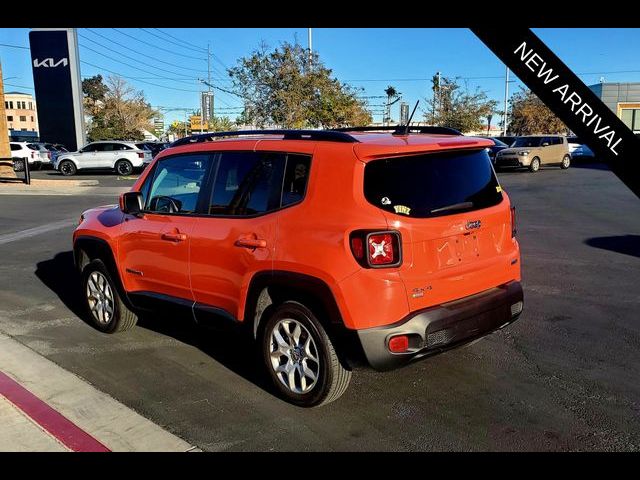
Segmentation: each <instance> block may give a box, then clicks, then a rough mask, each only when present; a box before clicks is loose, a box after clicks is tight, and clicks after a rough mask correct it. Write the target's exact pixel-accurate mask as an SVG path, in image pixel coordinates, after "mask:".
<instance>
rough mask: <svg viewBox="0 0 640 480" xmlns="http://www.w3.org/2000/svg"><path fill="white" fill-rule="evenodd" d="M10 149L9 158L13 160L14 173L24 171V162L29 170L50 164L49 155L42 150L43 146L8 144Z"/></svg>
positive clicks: (22, 143)
mask: <svg viewBox="0 0 640 480" xmlns="http://www.w3.org/2000/svg"><path fill="white" fill-rule="evenodd" d="M9 147H10V148H11V158H13V169H14V170H15V171H16V172H22V171H23V170H24V166H25V162H28V163H29V168H30V169H35V170H37V169H40V168H41V167H42V165H50V164H51V155H50V153H49V151H48V150H47V149H46V148H44V145H42V144H39V143H31V142H9Z"/></svg>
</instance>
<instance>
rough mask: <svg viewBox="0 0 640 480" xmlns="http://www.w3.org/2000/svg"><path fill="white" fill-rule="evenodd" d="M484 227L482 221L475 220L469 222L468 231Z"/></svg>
mask: <svg viewBox="0 0 640 480" xmlns="http://www.w3.org/2000/svg"><path fill="white" fill-rule="evenodd" d="M481 225H482V222H481V221H480V220H473V221H471V220H470V221H468V222H467V225H466V227H465V228H466V229H467V230H473V229H474V228H480V226H481Z"/></svg>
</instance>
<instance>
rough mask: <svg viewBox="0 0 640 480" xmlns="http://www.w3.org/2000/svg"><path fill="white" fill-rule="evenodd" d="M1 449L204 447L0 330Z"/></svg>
mask: <svg viewBox="0 0 640 480" xmlns="http://www.w3.org/2000/svg"><path fill="white" fill-rule="evenodd" d="M0 451H5V452H6V451H13V452H26V451H38V452H39V451H46V452H63V451H91V452H107V451H123V452H124V451H127V452H131V451H162V452H186V451H199V449H197V448H196V447H193V446H192V445H190V444H188V443H187V442H185V441H183V440H182V439H180V438H178V437H176V436H175V435H173V434H171V433H169V432H168V431H166V430H164V429H163V428H161V427H160V426H158V425H156V424H154V423H153V422H151V421H149V420H147V419H146V418H144V417H142V416H141V415H138V414H137V413H136V412H134V411H133V410H131V409H129V408H128V407H126V406H124V405H123V404H121V403H120V402H118V401H116V400H115V399H113V398H111V397H110V396H108V395H106V394H105V393H102V392H100V391H98V390H96V389H95V388H94V387H92V386H91V385H90V384H88V383H87V382H85V381H84V380H82V379H81V378H79V377H77V376H75V375H74V374H72V373H70V372H68V371H66V370H64V369H63V368H61V367H59V366H57V365H56V364H55V363H53V362H51V361H49V360H47V359H46V358H44V357H42V356H41V355H39V354H37V353H35V352H34V351H33V350H31V349H29V348H28V347H26V346H24V345H22V344H21V343H19V342H17V341H16V340H13V339H12V338H10V337H8V336H6V335H4V334H1V333H0Z"/></svg>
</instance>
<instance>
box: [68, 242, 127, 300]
mask: <svg viewBox="0 0 640 480" xmlns="http://www.w3.org/2000/svg"><path fill="white" fill-rule="evenodd" d="M81 252H85V254H86V255H87V256H88V260H89V261H93V260H96V259H99V260H102V262H103V263H104V264H105V266H106V267H107V270H108V271H109V275H110V276H111V278H112V279H113V281H114V282H115V283H116V288H117V289H118V293H119V294H120V296H121V298H122V299H123V301H124V302H125V305H126V306H127V307H128V308H132V307H133V303H132V302H131V299H130V298H129V296H128V294H127V291H126V290H125V288H124V284H123V283H122V278H121V277H120V272H119V271H118V267H117V264H116V260H115V255H114V253H113V250H112V249H111V246H110V245H109V243H108V242H107V241H106V240H104V239H102V238H99V237H94V236H91V235H79V236H78V237H76V238H75V240H74V242H73V261H74V264H75V267H76V269H77V270H78V271H79V272H80V273H81V272H82V267H83V265H82V263H81V262H82V257H80V254H81Z"/></svg>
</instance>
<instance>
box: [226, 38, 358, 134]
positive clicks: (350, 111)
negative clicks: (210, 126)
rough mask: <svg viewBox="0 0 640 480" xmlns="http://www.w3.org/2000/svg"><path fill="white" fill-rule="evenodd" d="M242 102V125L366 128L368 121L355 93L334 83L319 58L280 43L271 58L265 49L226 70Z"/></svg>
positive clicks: (343, 85)
mask: <svg viewBox="0 0 640 480" xmlns="http://www.w3.org/2000/svg"><path fill="white" fill-rule="evenodd" d="M228 73H229V76H230V77H231V79H232V82H233V89H234V91H235V92H236V94H237V95H239V96H240V97H242V98H243V99H244V101H245V108H244V111H243V113H242V115H241V116H240V118H239V122H240V123H245V124H254V125H256V126H258V127H261V128H262V127H265V126H267V125H275V126H281V127H285V128H305V127H315V128H317V127H325V128H326V127H329V128H331V127H338V126H354V125H366V124H368V123H370V122H371V115H370V114H369V112H367V110H366V109H365V104H364V102H363V101H362V100H360V99H358V98H357V96H356V90H355V89H354V88H352V87H350V86H349V85H347V84H344V83H341V82H340V81H339V80H337V79H336V78H333V77H332V76H331V75H332V71H331V70H330V69H328V68H326V67H325V66H324V65H323V64H322V62H321V61H320V59H319V56H318V54H317V53H314V54H313V58H312V59H311V60H310V59H309V51H308V50H307V49H305V48H303V47H302V46H301V45H299V44H297V43H296V44H291V43H286V42H285V43H283V44H282V45H281V47H280V48H276V49H275V50H273V51H271V52H269V51H268V47H267V46H266V45H265V44H264V43H263V44H261V45H260V47H259V48H258V49H257V50H256V51H254V52H253V54H252V55H251V56H249V57H245V58H241V59H240V60H238V65H237V66H236V67H233V68H230V69H229V70H228Z"/></svg>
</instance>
